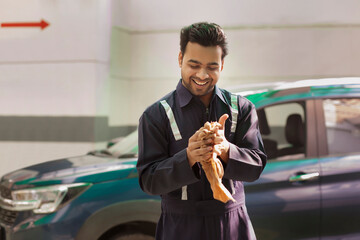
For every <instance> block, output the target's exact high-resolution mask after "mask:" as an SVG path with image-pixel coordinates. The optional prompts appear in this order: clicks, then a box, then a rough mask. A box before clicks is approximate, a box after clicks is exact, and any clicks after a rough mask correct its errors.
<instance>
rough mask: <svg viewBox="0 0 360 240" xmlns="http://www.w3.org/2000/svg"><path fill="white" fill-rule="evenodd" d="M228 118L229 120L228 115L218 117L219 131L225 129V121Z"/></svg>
mask: <svg viewBox="0 0 360 240" xmlns="http://www.w3.org/2000/svg"><path fill="white" fill-rule="evenodd" d="M228 118H229V115H227V114H226V113H225V114H223V115H222V116H221V117H220V119H219V123H220V125H221V127H220V130H223V129H224V128H225V121H226V119H228Z"/></svg>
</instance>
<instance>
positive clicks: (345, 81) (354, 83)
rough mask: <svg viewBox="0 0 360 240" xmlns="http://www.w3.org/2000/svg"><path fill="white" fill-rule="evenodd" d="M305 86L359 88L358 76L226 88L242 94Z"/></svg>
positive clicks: (359, 78)
mask: <svg viewBox="0 0 360 240" xmlns="http://www.w3.org/2000/svg"><path fill="white" fill-rule="evenodd" d="M306 87H328V88H331V87H341V88H344V87H345V88H346V87H350V88H360V77H343V78H321V79H306V80H296V81H277V82H264V83H250V84H242V85H237V86H234V87H230V88H228V90H229V91H231V92H233V93H235V94H237V95H242V96H247V95H250V94H254V93H258V92H264V91H274V90H276V91H279V90H288V89H296V88H306Z"/></svg>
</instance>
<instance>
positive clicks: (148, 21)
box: [0, 0, 360, 175]
mask: <svg viewBox="0 0 360 240" xmlns="http://www.w3.org/2000/svg"><path fill="white" fill-rule="evenodd" d="M359 10H360V1H358V0H343V1H338V0H303V1H288V0H272V1H269V0H241V1H239V0H224V1H218V0H207V1H203V0H199V1H192V0H182V1H180V0H173V1H165V0H152V1H146V0H0V22H10V21H40V19H44V20H46V21H48V22H49V23H50V26H49V27H48V28H46V29H44V30H40V29H5V28H0V117H1V116H20V117H21V116H54V117H57V116H75V117H76V116H90V117H97V116H104V117H108V118H109V125H110V126H127V125H136V124H137V121H138V118H139V116H140V114H141V113H142V111H143V110H144V109H145V108H146V107H147V106H148V105H150V104H151V103H152V102H154V101H156V100H157V99H159V98H160V97H162V96H163V95H165V94H166V93H167V92H169V91H171V90H173V89H174V88H175V86H176V84H177V82H178V80H179V78H180V70H179V68H178V63H177V54H178V51H179V31H180V29H181V27H183V26H185V25H189V24H191V23H194V22H198V21H209V22H216V23H218V24H220V25H221V26H222V27H223V28H224V29H225V31H226V33H227V35H228V39H229V50H230V53H229V55H228V56H227V57H226V59H225V67H224V71H223V74H222V78H221V80H220V82H219V85H220V86H221V87H225V88H227V87H230V86H233V85H238V84H240V83H253V82H263V81H276V80H282V81H284V80H285V81H286V80H291V79H304V78H320V77H336V76H355V75H357V76H358V75H360V69H359V68H358V64H357V63H358V62H360V45H359V44H358V42H359V40H360V14H359V12H360V11H359ZM91 131H93V129H91ZM94 147H95V143H94V142H91V141H89V142H78V143H74V142H62V143H60V142H34V141H28V142H16V141H8V142H4V141H3V142H0V164H1V165H0V175H1V174H2V173H4V172H7V171H10V170H13V169H15V168H18V167H20V166H25V165H29V164H32V163H35V162H42V161H45V160H49V159H53V158H58V157H61V156H64V157H65V156H71V155H78V154H82V153H84V152H86V151H87V149H89V150H90V149H92V148H94Z"/></svg>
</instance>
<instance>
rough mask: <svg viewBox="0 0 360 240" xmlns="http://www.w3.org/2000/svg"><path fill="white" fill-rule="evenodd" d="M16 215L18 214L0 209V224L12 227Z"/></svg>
mask: <svg viewBox="0 0 360 240" xmlns="http://www.w3.org/2000/svg"><path fill="white" fill-rule="evenodd" d="M18 214H19V213H18V212H15V211H9V210H6V209H3V208H0V222H1V223H3V224H5V225H13V224H14V223H15V220H16V218H17V216H18Z"/></svg>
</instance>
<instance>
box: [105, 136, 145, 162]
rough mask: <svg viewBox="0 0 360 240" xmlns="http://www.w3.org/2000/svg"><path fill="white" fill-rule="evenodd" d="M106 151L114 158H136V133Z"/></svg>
mask: <svg viewBox="0 0 360 240" xmlns="http://www.w3.org/2000/svg"><path fill="white" fill-rule="evenodd" d="M107 151H108V152H109V153H110V154H111V155H112V156H114V157H118V158H126V157H136V156H137V154H138V131H137V130H136V131H133V132H132V133H130V134H129V135H127V136H126V137H124V138H122V139H121V140H120V141H118V142H116V143H115V144H114V145H112V146H111V147H109V148H108V149H107Z"/></svg>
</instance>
